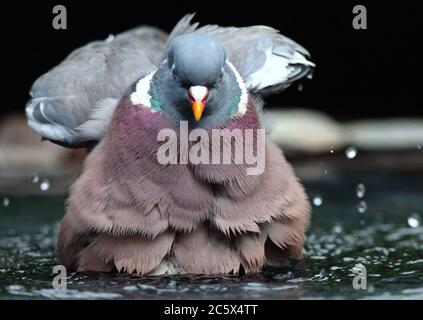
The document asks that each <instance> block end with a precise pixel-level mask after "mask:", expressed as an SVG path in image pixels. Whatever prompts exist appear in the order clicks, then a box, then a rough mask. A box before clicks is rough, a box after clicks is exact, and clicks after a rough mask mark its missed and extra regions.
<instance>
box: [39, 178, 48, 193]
mask: <svg viewBox="0 0 423 320" xmlns="http://www.w3.org/2000/svg"><path fill="white" fill-rule="evenodd" d="M40 189H41V191H47V190H48V189H50V181H48V180H47V179H44V180H43V181H42V182H41V183H40Z"/></svg>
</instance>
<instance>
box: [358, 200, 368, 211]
mask: <svg viewBox="0 0 423 320" xmlns="http://www.w3.org/2000/svg"><path fill="white" fill-rule="evenodd" d="M357 211H358V212H360V213H365V212H366V211H367V202H366V201H360V202H359V203H358V206H357Z"/></svg>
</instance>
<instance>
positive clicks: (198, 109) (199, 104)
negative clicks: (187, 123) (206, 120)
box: [192, 100, 204, 121]
mask: <svg viewBox="0 0 423 320" xmlns="http://www.w3.org/2000/svg"><path fill="white" fill-rule="evenodd" d="M203 111H204V103H203V101H200V100H195V101H193V102H192V113H193V114H194V119H195V121H200V119H201V116H202V115H203Z"/></svg>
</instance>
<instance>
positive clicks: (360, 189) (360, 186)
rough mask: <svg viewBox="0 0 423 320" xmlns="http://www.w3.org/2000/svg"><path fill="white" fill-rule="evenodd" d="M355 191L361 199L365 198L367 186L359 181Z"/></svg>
mask: <svg viewBox="0 0 423 320" xmlns="http://www.w3.org/2000/svg"><path fill="white" fill-rule="evenodd" d="M355 192H356V194H357V197H358V198H359V199H361V198H363V197H364V195H365V194H366V186H365V185H364V184H362V183H359V184H358V185H357V188H356V190H355Z"/></svg>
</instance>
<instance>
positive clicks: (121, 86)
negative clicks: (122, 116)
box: [26, 26, 167, 147]
mask: <svg viewBox="0 0 423 320" xmlns="http://www.w3.org/2000/svg"><path fill="white" fill-rule="evenodd" d="M166 40H167V35H166V34H165V33H163V32H162V31H160V30H158V29H155V28H151V27H145V26H142V27H139V28H136V29H133V30H130V31H127V32H125V33H122V34H120V35H118V36H116V37H113V36H110V37H109V38H108V39H106V40H105V41H95V42H92V43H90V44H88V45H86V46H84V47H82V48H79V49H77V50H75V51H74V52H72V53H71V54H70V55H69V56H68V57H67V58H66V59H65V60H64V61H63V62H62V63H60V64H59V65H58V66H56V67H55V68H53V69H52V70H51V71H49V72H47V73H46V74H44V75H42V76H41V77H40V78H39V79H37V80H36V81H35V83H34V84H33V86H32V89H31V92H30V93H31V97H32V99H31V100H30V101H29V102H28V103H27V106H26V114H27V119H28V124H29V126H30V127H31V128H33V129H34V130H35V131H37V132H38V133H39V134H40V135H41V136H43V137H44V138H46V139H48V140H52V141H54V142H57V143H60V144H62V145H65V146H69V147H79V146H85V145H87V144H90V143H91V142H92V141H96V140H100V139H101V137H102V136H101V135H102V134H104V132H105V129H104V127H105V126H107V125H108V123H109V121H110V117H109V116H111V114H112V113H111V112H110V109H111V108H112V107H113V104H112V102H114V103H115V105H116V103H117V101H118V99H120V98H121V97H122V96H123V94H124V93H125V91H126V90H127V88H128V87H129V86H130V85H131V84H132V83H133V82H134V81H136V80H137V79H138V78H139V77H140V76H142V75H143V74H147V73H148V72H151V71H152V70H153V69H154V68H155V67H156V66H157V65H158V64H159V63H160V61H161V54H162V51H163V50H164V49H165V47H166ZM105 99H108V100H107V103H106V105H107V108H104V116H101V115H99V114H101V112H102V111H101V109H99V108H98V106H99V105H103V106H104V101H105ZM115 105H114V106H115ZM93 118H95V119H96V121H95V122H93V121H91V122H89V123H91V124H92V125H93V124H95V126H93V127H92V128H91V130H89V133H90V134H87V129H86V128H87V125H84V124H85V123H86V122H87V121H89V120H93ZM81 126H82V127H81ZM96 132H97V135H96Z"/></svg>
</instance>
